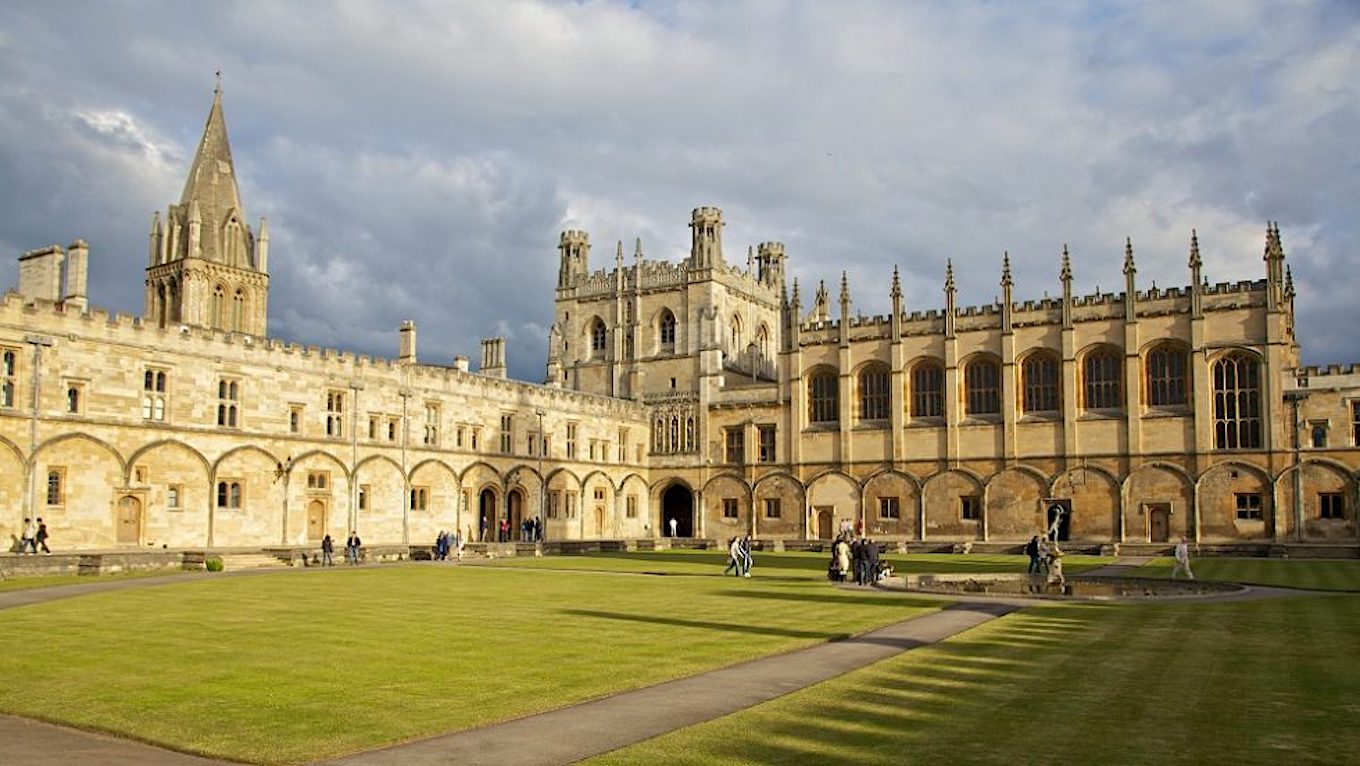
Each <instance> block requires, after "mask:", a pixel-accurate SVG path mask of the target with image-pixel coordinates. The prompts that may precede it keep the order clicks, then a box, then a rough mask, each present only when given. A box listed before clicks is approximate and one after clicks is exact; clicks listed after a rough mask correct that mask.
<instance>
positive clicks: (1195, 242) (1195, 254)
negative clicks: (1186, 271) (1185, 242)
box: [1189, 229, 1204, 269]
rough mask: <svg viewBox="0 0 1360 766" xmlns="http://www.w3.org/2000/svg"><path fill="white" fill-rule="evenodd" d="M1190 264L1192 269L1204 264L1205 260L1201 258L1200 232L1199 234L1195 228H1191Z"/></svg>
mask: <svg viewBox="0 0 1360 766" xmlns="http://www.w3.org/2000/svg"><path fill="white" fill-rule="evenodd" d="M1189 265H1190V268H1192V269H1198V268H1199V267H1200V266H1203V265H1204V261H1203V260H1201V259H1200V257H1199V234H1198V233H1197V232H1196V231H1195V230H1194V229H1191V230H1190V264H1189Z"/></svg>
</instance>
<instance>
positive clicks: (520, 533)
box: [505, 489, 524, 540]
mask: <svg viewBox="0 0 1360 766" xmlns="http://www.w3.org/2000/svg"><path fill="white" fill-rule="evenodd" d="M508 503H509V507H508V508H507V509H506V512H505V515H506V518H508V519H509V520H510V539H511V540H523V539H524V493H523V492H521V491H520V490H518V489H515V490H512V491H511V492H510V497H509V501H508Z"/></svg>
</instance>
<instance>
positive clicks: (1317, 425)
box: [1308, 420, 1327, 449]
mask: <svg viewBox="0 0 1360 766" xmlns="http://www.w3.org/2000/svg"><path fill="white" fill-rule="evenodd" d="M1308 440H1309V442H1310V443H1311V444H1312V445H1313V449H1326V448H1327V421H1325V420H1310V421H1308Z"/></svg>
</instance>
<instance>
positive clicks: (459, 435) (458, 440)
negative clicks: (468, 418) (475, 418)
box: [453, 426, 467, 449]
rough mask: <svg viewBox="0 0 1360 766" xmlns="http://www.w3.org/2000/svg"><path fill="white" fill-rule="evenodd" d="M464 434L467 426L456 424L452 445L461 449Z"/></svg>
mask: <svg viewBox="0 0 1360 766" xmlns="http://www.w3.org/2000/svg"><path fill="white" fill-rule="evenodd" d="M466 434H467V427H466V426H458V430H457V431H455V432H454V437H453V441H454V446H456V447H458V448H459V449H462V447H463V440H464V437H465V436H466Z"/></svg>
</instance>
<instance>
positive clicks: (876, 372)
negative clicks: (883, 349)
mask: <svg viewBox="0 0 1360 766" xmlns="http://www.w3.org/2000/svg"><path fill="white" fill-rule="evenodd" d="M888 378H889V375H888V368H887V367H885V366H884V365H881V364H871V365H868V366H866V367H865V368H864V369H863V370H861V371H860V373H859V419H860V420H887V419H888V418H889V414H888V401H889V399H891V397H890V396H889V395H888Z"/></svg>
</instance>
